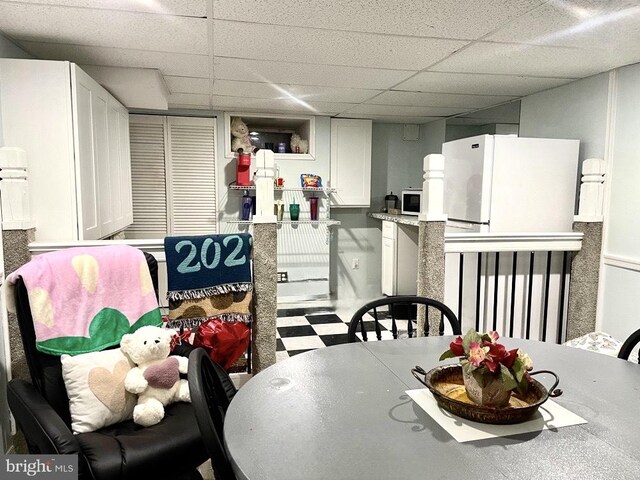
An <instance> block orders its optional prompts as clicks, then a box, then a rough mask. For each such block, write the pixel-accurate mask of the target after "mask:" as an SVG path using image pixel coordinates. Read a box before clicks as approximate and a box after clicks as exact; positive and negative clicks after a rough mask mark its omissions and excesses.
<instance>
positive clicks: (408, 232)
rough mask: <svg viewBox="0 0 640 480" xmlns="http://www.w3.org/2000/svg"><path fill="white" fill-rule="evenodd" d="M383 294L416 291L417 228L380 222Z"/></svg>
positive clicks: (406, 293)
mask: <svg viewBox="0 0 640 480" xmlns="http://www.w3.org/2000/svg"><path fill="white" fill-rule="evenodd" d="M381 275H382V283H381V288H382V294H383V295H416V293H417V292H418V227H414V226H411V225H402V224H397V223H395V222H389V221H383V222H382V272H381Z"/></svg>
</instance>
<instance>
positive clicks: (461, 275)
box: [458, 253, 464, 328]
mask: <svg viewBox="0 0 640 480" xmlns="http://www.w3.org/2000/svg"><path fill="white" fill-rule="evenodd" d="M463 281H464V253H461V254H460V270H459V271H458V321H459V322H460V328H462V284H463Z"/></svg>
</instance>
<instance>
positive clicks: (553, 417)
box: [406, 388, 587, 443]
mask: <svg viewBox="0 0 640 480" xmlns="http://www.w3.org/2000/svg"><path fill="white" fill-rule="evenodd" d="M406 393H407V394H408V395H409V396H410V397H411V398H412V399H413V401H414V402H416V403H417V404H418V405H419V406H420V407H421V408H422V409H423V410H424V411H425V412H427V413H428V414H429V415H430V416H431V418H433V419H434V420H435V421H436V422H438V424H439V425H440V426H441V427H442V428H444V429H445V430H446V431H447V432H448V433H449V434H450V435H451V436H452V437H453V438H455V439H456V440H457V441H458V442H460V443H462V442H472V441H474V440H483V439H485V438H496V437H507V436H510V435H517V434H519V433H527V432H538V431H540V430H548V429H553V428H560V427H567V426H569V425H579V424H581V423H587V421H586V420H585V419H584V418H582V417H580V416H578V415H576V414H575V413H573V412H570V411H569V410H567V409H566V408H564V407H563V406H561V405H558V404H557V403H556V402H554V401H553V400H547V401H546V402H544V403H543V404H542V405H540V407H539V408H538V411H537V412H536V413H535V414H534V416H533V417H532V418H531V420H528V421H526V422H522V423H516V424H513V425H492V424H488V423H478V422H472V421H471V420H467V419H465V418H460V417H458V416H456V415H454V414H452V413H450V412H448V411H446V410H444V409H442V408H440V407H439V406H438V402H436V399H435V398H434V397H433V395H432V394H431V392H430V391H429V390H428V389H426V388H421V389H417V390H407V391H406Z"/></svg>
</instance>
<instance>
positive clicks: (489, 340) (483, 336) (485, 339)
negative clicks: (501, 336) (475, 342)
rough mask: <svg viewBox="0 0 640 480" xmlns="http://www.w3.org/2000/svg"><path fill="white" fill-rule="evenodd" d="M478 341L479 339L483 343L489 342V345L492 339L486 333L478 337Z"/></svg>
mask: <svg viewBox="0 0 640 480" xmlns="http://www.w3.org/2000/svg"><path fill="white" fill-rule="evenodd" d="M480 339H481V340H482V341H483V342H490V343H493V339H492V338H491V336H490V335H489V334H488V333H483V334H482V335H481V336H480Z"/></svg>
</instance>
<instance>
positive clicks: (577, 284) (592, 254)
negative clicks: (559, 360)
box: [566, 158, 607, 339]
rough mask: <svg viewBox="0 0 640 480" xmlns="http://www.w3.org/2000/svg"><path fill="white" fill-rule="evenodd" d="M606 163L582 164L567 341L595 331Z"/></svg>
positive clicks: (594, 161)
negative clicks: (579, 235)
mask: <svg viewBox="0 0 640 480" xmlns="http://www.w3.org/2000/svg"><path fill="white" fill-rule="evenodd" d="M606 169H607V165H606V162H605V161H604V160H601V159H599V158H587V159H586V160H585V161H584V162H582V179H581V184H580V198H579V206H578V215H576V216H574V217H573V230H574V231H575V232H581V233H583V234H584V237H583V238H584V240H583V242H582V249H581V250H580V251H579V252H576V253H575V254H574V255H573V257H572V259H571V277H570V279H569V298H568V302H569V303H568V305H569V307H568V308H569V312H568V315H567V330H566V331H567V339H573V338H577V337H580V336H582V335H584V334H586V333H589V332H593V331H594V330H596V326H597V325H596V324H597V312H598V290H599V279H600V261H601V260H600V259H601V254H602V227H603V220H604V216H603V212H604V182H605V180H606V179H605V172H606Z"/></svg>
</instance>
